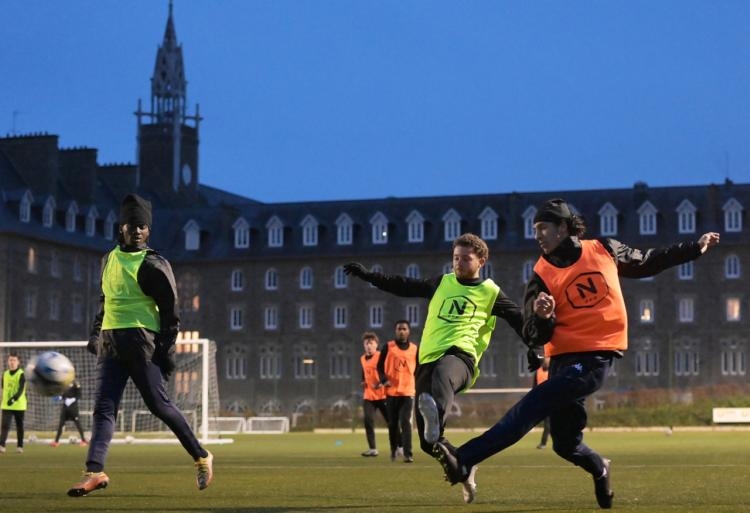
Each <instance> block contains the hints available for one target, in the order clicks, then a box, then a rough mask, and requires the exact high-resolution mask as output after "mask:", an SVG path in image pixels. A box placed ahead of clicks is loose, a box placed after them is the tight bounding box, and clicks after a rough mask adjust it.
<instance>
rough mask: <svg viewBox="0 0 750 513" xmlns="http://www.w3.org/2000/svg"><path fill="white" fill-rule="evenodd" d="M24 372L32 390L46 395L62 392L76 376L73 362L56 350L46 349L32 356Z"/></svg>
mask: <svg viewBox="0 0 750 513" xmlns="http://www.w3.org/2000/svg"><path fill="white" fill-rule="evenodd" d="M24 374H25V376H26V381H27V382H28V383H29V384H30V385H31V387H32V388H33V389H34V391H35V392H37V393H38V394H40V395H43V396H47V397H51V396H54V395H60V394H62V393H63V392H64V391H65V390H66V389H67V388H68V387H69V386H70V384H71V383H73V380H74V379H75V377H76V371H75V368H74V367H73V363H72V362H71V361H70V360H69V359H68V357H67V356H65V355H64V354H61V353H58V352H57V351H46V352H44V353H40V354H38V355H36V356H34V357H33V358H32V359H31V360H30V361H29V364H28V365H27V366H26V369H25V370H24Z"/></svg>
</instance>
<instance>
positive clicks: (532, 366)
mask: <svg viewBox="0 0 750 513" xmlns="http://www.w3.org/2000/svg"><path fill="white" fill-rule="evenodd" d="M526 361H527V362H529V372H534V371H535V370H537V369H538V368H539V367H541V366H542V362H543V361H544V356H539V355H538V354H536V351H534V348H533V347H530V348H529V350H528V351H527V352H526Z"/></svg>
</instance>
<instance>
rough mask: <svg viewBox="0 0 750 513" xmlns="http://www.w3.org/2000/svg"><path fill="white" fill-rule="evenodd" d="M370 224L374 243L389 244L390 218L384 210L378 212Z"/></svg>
mask: <svg viewBox="0 0 750 513" xmlns="http://www.w3.org/2000/svg"><path fill="white" fill-rule="evenodd" d="M370 225H371V226H372V243H373V244H387V243H388V218H387V217H385V215H384V214H383V213H382V212H378V213H376V214H375V215H374V216H372V218H371V219H370Z"/></svg>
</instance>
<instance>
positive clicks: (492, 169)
mask: <svg viewBox="0 0 750 513" xmlns="http://www.w3.org/2000/svg"><path fill="white" fill-rule="evenodd" d="M167 5H168V2H167V0H128V1H121V0H45V1H42V0H3V2H2V29H0V33H1V34H2V43H0V133H3V134H5V133H7V132H10V131H12V130H14V129H15V132H16V133H29V132H40V131H47V132H51V133H56V134H58V135H60V143H61V146H63V147H70V146H91V147H96V148H98V149H99V162H100V163H110V162H122V161H130V162H132V161H134V159H135V123H136V121H135V117H134V116H133V114H132V113H133V111H134V110H135V108H136V102H137V100H138V98H142V99H143V100H144V102H145V103H146V104H147V103H148V100H149V95H150V80H149V79H150V77H151V74H152V72H153V66H154V60H155V56H156V50H157V47H158V45H159V44H160V42H161V39H162V36H163V33H164V26H165V23H166V18H167V10H168V8H167ZM174 21H175V26H176V29H177V37H178V40H179V42H180V43H181V44H182V47H183V52H184V57H185V67H186V75H187V79H188V102H189V104H190V105H191V111H192V109H193V108H194V104H195V103H200V109H201V114H202V115H203V116H204V117H205V120H204V122H203V124H202V127H201V148H200V173H201V182H203V183H204V184H208V185H212V186H216V187H219V188H222V189H227V190H231V191H233V192H237V193H239V194H242V195H246V196H249V197H252V198H255V199H258V200H260V201H266V202H284V201H301V200H327V199H348V198H377V197H385V196H433V195H444V194H464V193H466V194H470V193H482V192H509V191H555V190H565V189H593V188H609V187H631V186H632V185H633V183H634V182H636V181H639V180H642V181H645V182H647V183H648V184H649V185H652V186H657V185H688V184H702V183H711V182H713V183H717V182H722V181H723V180H724V179H725V178H727V177H729V178H731V179H733V180H734V181H737V182H747V181H750V144H748V136H749V135H750V30H748V26H750V2H747V1H744V0H742V1H739V0H738V1H725V0H723V1H720V2H716V1H709V0H705V1H694V0H649V1H645V0H644V1H638V0H627V1H616V0H608V1H594V0H592V1H580V0H571V1H562V0H560V1H534V2H528V1H520V0H519V1H512V2H511V1H507V2H506V1H458V0H452V1H443V0H413V1H409V0H379V1H365V0H315V1H313V0H304V1H303V0H298V1H292V0H264V1H257V0H210V1H209V0H190V1H188V0H175V2H174ZM14 112H16V114H15V116H14V114H13V113H14Z"/></svg>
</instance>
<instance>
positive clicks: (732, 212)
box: [721, 198, 743, 232]
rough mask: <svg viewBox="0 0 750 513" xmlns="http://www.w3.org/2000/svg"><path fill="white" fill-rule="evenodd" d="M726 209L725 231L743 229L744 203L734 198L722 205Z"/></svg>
mask: <svg viewBox="0 0 750 513" xmlns="http://www.w3.org/2000/svg"><path fill="white" fill-rule="evenodd" d="M721 208H722V210H724V231H725V232H741V231H742V210H743V209H742V204H741V203H740V202H739V201H737V200H736V199H734V198H732V199H730V200H729V201H727V202H726V203H724V206H723V207H721Z"/></svg>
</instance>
